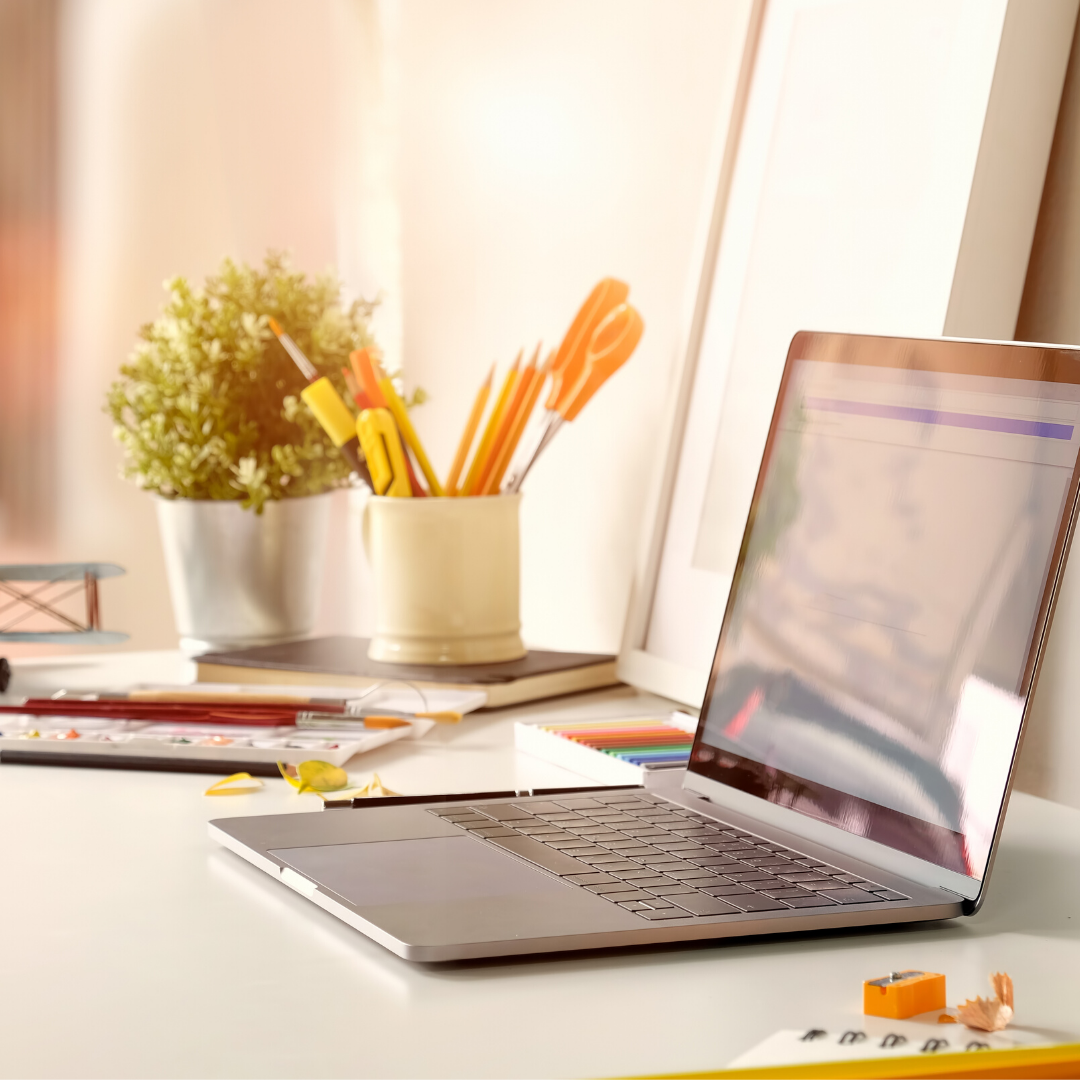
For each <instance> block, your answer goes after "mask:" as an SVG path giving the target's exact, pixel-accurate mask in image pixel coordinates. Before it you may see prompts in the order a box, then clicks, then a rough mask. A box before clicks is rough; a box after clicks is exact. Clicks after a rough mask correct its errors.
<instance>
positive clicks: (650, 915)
mask: <svg viewBox="0 0 1080 1080" xmlns="http://www.w3.org/2000/svg"><path fill="white" fill-rule="evenodd" d="M635 914H637V915H640V916H641V917H642V918H643V919H649V920H650V921H652V922H656V921H658V920H660V919H689V918H690V912H688V911H683V909H682V908H677V907H670V908H660V909H658V910H657V909H654V910H653V911H638V912H635Z"/></svg>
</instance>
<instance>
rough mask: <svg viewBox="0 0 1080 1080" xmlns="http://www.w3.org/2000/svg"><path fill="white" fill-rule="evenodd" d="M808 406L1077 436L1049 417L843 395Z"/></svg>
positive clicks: (918, 421)
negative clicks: (949, 409)
mask: <svg viewBox="0 0 1080 1080" xmlns="http://www.w3.org/2000/svg"><path fill="white" fill-rule="evenodd" d="M806 407H807V408H808V409H818V410H819V411H821V412H838V413H851V414H853V415H856V416H877V417H880V418H881V419H883V420H910V421H912V422H913V423H916V424H937V425H939V426H941V427H958V428H977V429H978V430H980V431H1002V432H1004V433H1005V434H1007V435H1033V436H1035V438H1037V439H1063V440H1064V441H1065V442H1069V441H1070V440H1071V439H1072V436H1073V425H1072V424H1051V423H1048V422H1047V421H1045V420H1017V419H1015V418H1013V417H1011V416H979V415H978V414H976V413H959V412H939V411H938V410H937V409H917V408H914V407H913V406H910V405H879V404H877V403H875V402H871V401H845V400H843V399H841V398H807V399H806Z"/></svg>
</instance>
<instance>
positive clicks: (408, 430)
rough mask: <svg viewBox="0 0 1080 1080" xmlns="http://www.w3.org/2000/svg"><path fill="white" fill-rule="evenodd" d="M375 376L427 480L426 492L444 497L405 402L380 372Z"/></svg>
mask: <svg viewBox="0 0 1080 1080" xmlns="http://www.w3.org/2000/svg"><path fill="white" fill-rule="evenodd" d="M376 375H377V377H378V381H379V389H380V390H381V391H382V392H383V397H385V398H386V405H387V408H389V410H390V412H391V413H392V414H393V417H394V420H395V421H397V426H398V429H399V430H400V431H401V437H402V438H403V439H404V440H405V441H406V442H407V443H408V444H409V449H410V450H411V451H412V452H413V454H414V455H415V456H416V461H417V463H418V464H419V466H420V469H421V471H422V472H423V474H424V476H425V477H426V478H427V482H428V490H429V491H430V492H431V494H432V495H445V494H446V492H445V491H444V490H443V486H442V484H440V483H439V478H438V477H437V476H436V475H435V470H434V469H433V468H432V467H431V462H430V461H428V456H427V454H426V453H424V446H423V444H422V443H421V442H420V436H419V435H417V434H416V429H415V428H414V427H413V426H412V421H411V420H410V419H409V414H408V412H407V411H406V409H405V402H404V401H402V400H401V398H400V397H398V392H397V391H396V390H395V389H394V384H393V383H392V382H391V381H390V380H389V379H388V378H387V377H386V376H385V375H384V374H383V373H382V372H381V371H378V370H377V371H376Z"/></svg>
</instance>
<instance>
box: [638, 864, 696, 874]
mask: <svg viewBox="0 0 1080 1080" xmlns="http://www.w3.org/2000/svg"><path fill="white" fill-rule="evenodd" d="M647 865H648V866H649V868H650V869H652V870H655V871H656V872H657V873H658V874H670V873H671V872H672V871H674V870H697V869H699V868H698V867H696V866H693V865H691V864H690V863H686V862H671V861H668V862H651V863H648V864H647Z"/></svg>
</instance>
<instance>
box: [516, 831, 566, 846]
mask: <svg viewBox="0 0 1080 1080" xmlns="http://www.w3.org/2000/svg"><path fill="white" fill-rule="evenodd" d="M525 835H526V836H535V837H536V839H537V840H539V841H540V842H541V843H543V844H558V843H561V842H562V841H564V840H577V839H579V837H577V836H571V835H570V834H569V833H564V832H555V833H526V834H525Z"/></svg>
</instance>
